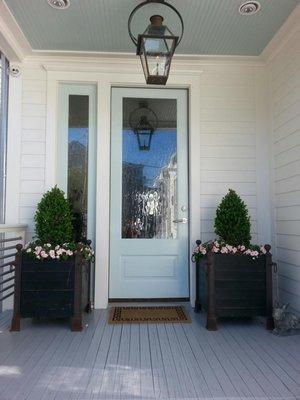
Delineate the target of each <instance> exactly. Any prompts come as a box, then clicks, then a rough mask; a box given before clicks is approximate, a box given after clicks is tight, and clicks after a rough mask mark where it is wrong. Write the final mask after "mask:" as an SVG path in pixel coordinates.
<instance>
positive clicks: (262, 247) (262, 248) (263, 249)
mask: <svg viewBox="0 0 300 400" xmlns="http://www.w3.org/2000/svg"><path fill="white" fill-rule="evenodd" d="M260 251H261V253H263V254H266V252H267V250H266V249H265V246H261V248H260Z"/></svg>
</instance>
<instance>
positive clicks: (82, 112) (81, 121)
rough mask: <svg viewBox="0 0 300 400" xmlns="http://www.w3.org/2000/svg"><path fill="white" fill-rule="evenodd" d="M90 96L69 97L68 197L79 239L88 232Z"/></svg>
mask: <svg viewBox="0 0 300 400" xmlns="http://www.w3.org/2000/svg"><path fill="white" fill-rule="evenodd" d="M88 135H89V96H85V95H70V96H69V132H68V198H69V200H70V202H71V205H72V208H73V213H74V221H75V226H76V234H77V240H82V239H83V238H86V235H87V201H88Z"/></svg>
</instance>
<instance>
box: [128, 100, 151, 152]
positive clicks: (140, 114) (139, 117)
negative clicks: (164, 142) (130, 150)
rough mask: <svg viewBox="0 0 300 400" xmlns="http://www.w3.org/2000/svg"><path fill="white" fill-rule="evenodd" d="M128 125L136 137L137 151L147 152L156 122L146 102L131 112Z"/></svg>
mask: <svg viewBox="0 0 300 400" xmlns="http://www.w3.org/2000/svg"><path fill="white" fill-rule="evenodd" d="M129 125H130V127H131V129H132V130H133V132H134V133H135V135H136V138H137V142H138V146H139V150H140V151H149V150H150V146H151V141H152V136H153V134H154V132H155V130H156V128H157V125H158V120H157V116H156V114H155V112H154V111H153V110H151V108H149V107H148V104H147V103H146V102H141V103H140V104H139V107H138V108H136V109H134V110H133V111H132V112H131V114H130V116H129Z"/></svg>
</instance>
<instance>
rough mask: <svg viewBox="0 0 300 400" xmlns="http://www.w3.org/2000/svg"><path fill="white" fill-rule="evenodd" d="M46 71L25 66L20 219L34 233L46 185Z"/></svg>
mask: <svg viewBox="0 0 300 400" xmlns="http://www.w3.org/2000/svg"><path fill="white" fill-rule="evenodd" d="M46 83H47V81H46V71H45V70H43V69H42V68H41V67H36V68H25V69H24V71H23V95H22V148H21V182H20V204H19V206H20V209H19V213H20V222H21V223H26V224H27V225H28V236H29V238H30V237H31V236H32V235H33V234H34V220H33V217H34V213H35V207H36V204H37V202H38V201H39V200H40V199H41V196H42V194H43V192H44V189H45V182H44V180H45V153H46V148H45V138H46V134H45V130H46V98H47V93H46Z"/></svg>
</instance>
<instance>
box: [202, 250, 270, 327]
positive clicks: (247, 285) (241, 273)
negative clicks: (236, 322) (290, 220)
mask: <svg viewBox="0 0 300 400" xmlns="http://www.w3.org/2000/svg"><path fill="white" fill-rule="evenodd" d="M266 248H267V249H268V251H267V254H265V255H260V256H259V257H258V258H255V259H253V258H252V257H250V256H246V255H240V254H221V253H213V252H211V251H209V252H208V253H207V255H205V256H204V257H202V258H201V260H200V261H198V262H196V302H195V312H199V311H200V310H204V311H206V312H207V323H206V328H207V329H208V330H217V329H218V326H217V319H218V317H258V316H263V317H266V328H267V329H270V330H271V329H273V328H274V323H273V318H272V308H273V301H272V269H273V262H272V256H271V253H270V246H266Z"/></svg>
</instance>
